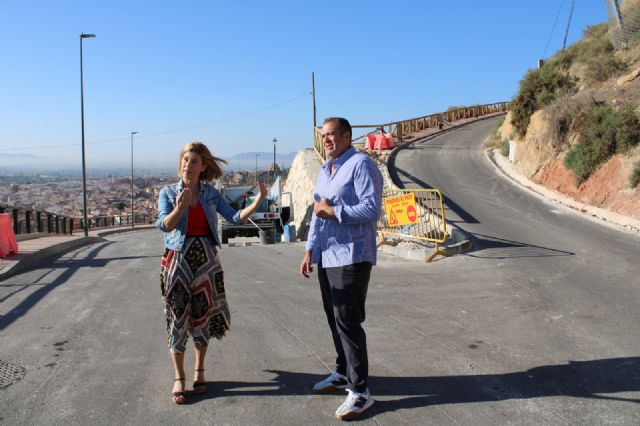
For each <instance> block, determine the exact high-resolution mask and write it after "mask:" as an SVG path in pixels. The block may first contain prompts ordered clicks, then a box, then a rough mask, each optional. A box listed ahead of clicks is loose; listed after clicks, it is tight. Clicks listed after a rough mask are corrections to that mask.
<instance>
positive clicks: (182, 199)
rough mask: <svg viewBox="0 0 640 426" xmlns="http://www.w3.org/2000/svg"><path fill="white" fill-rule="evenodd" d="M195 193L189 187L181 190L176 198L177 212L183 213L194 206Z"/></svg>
mask: <svg viewBox="0 0 640 426" xmlns="http://www.w3.org/2000/svg"><path fill="white" fill-rule="evenodd" d="M195 197H196V195H195V193H194V192H193V191H192V190H191V188H189V187H185V188H182V191H180V193H179V194H178V196H177V197H176V207H177V208H178V211H180V212H183V211H185V209H186V208H188V207H189V206H191V205H193V204H194V201H195V200H194V198H195Z"/></svg>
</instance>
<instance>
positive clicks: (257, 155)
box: [256, 154, 260, 185]
mask: <svg viewBox="0 0 640 426" xmlns="http://www.w3.org/2000/svg"><path fill="white" fill-rule="evenodd" d="M258 157H260V154H256V185H257V184H258Z"/></svg>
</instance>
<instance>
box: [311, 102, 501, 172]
mask: <svg viewBox="0 0 640 426" xmlns="http://www.w3.org/2000/svg"><path fill="white" fill-rule="evenodd" d="M508 110H509V102H496V103H493V104H487V105H475V106H471V107H465V108H456V109H453V110H450V111H445V112H439V113H435V114H430V115H425V116H423V117H418V118H411V119H409V120H402V121H394V122H391V123H385V124H357V125H352V126H351V127H352V128H353V129H374V130H372V131H371V132H368V133H365V134H364V135H361V136H359V137H357V138H354V139H353V142H356V141H358V140H359V139H361V138H364V137H366V135H368V134H372V133H377V132H381V133H389V134H391V135H393V137H394V138H395V139H396V141H398V142H400V143H402V142H404V140H405V137H406V136H407V135H409V134H411V133H416V132H419V131H421V130H425V129H428V128H433V127H439V128H442V127H443V125H445V124H449V123H450V122H452V121H456V120H462V119H465V118H474V117H481V116H483V115H487V114H494V113H499V112H507V111H508ZM313 146H314V148H315V150H316V152H317V153H318V155H319V156H320V158H321V159H322V160H323V161H325V160H326V154H325V152H324V145H323V144H322V132H321V128H320V127H315V128H314V132H313Z"/></svg>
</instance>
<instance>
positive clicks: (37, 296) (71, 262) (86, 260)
mask: <svg viewBox="0 0 640 426" xmlns="http://www.w3.org/2000/svg"><path fill="white" fill-rule="evenodd" d="M109 244H114V243H113V242H105V243H100V244H99V245H98V246H96V247H95V248H93V249H92V250H91V251H89V253H88V254H87V255H86V256H84V257H82V258H81V259H57V260H53V261H52V262H51V263H49V264H48V265H46V266H44V267H42V269H47V271H46V272H44V273H43V274H42V275H41V276H40V277H39V278H37V279H36V280H34V281H33V282H31V283H25V284H20V283H11V284H0V287H16V288H17V290H15V291H13V292H11V293H9V294H8V295H6V296H4V297H3V298H2V299H0V303H2V302H4V301H6V300H7V299H9V298H10V297H12V296H14V295H16V294H18V293H20V292H22V291H24V290H26V289H29V288H32V287H34V286H37V287H40V288H38V289H37V290H35V291H34V292H33V293H31V294H30V295H29V296H27V297H26V298H25V299H24V300H23V301H22V302H20V303H19V304H18V305H16V306H15V307H14V308H12V309H11V310H10V311H9V312H7V314H5V315H0V331H1V330H4V329H5V328H7V327H9V326H10V325H11V324H12V323H13V322H14V321H16V320H17V319H19V318H20V317H22V316H23V315H25V314H26V313H27V312H29V310H30V309H31V308H33V307H34V306H35V305H36V304H37V303H38V302H40V300H42V299H43V298H44V297H45V296H46V295H47V294H49V293H50V292H51V291H53V290H54V289H56V288H57V287H58V286H60V285H62V284H64V283H65V282H67V281H68V280H69V279H70V278H71V277H72V276H73V275H74V274H75V273H76V271H78V269H80V268H101V267H103V266H106V265H107V264H108V263H109V262H113V261H115V260H129V259H138V258H146V257H150V256H124V257H115V258H106V259H97V258H96V257H97V255H98V253H100V251H102V250H103V249H104V248H106V247H107V246H108V245H109ZM151 257H160V256H151ZM55 269H63V270H64V271H63V272H62V273H61V274H60V275H58V276H57V277H56V278H55V279H54V280H53V281H51V282H50V283H41V281H42V280H44V279H45V278H46V277H47V276H48V275H49V274H51V273H52V272H53V271H54V270H55ZM19 276H20V275H18V277H19ZM14 278H15V277H14Z"/></svg>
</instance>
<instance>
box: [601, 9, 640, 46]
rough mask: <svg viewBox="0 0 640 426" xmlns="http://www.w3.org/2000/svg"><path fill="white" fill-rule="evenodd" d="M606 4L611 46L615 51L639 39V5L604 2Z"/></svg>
mask: <svg viewBox="0 0 640 426" xmlns="http://www.w3.org/2000/svg"><path fill="white" fill-rule="evenodd" d="M627 3H628V4H627ZM606 4H607V14H608V16H609V37H610V40H611V44H612V45H613V47H614V48H615V49H620V48H626V47H629V45H631V44H632V43H634V42H635V40H637V39H638V38H639V37H640V3H638V2H622V1H618V0H606Z"/></svg>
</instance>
